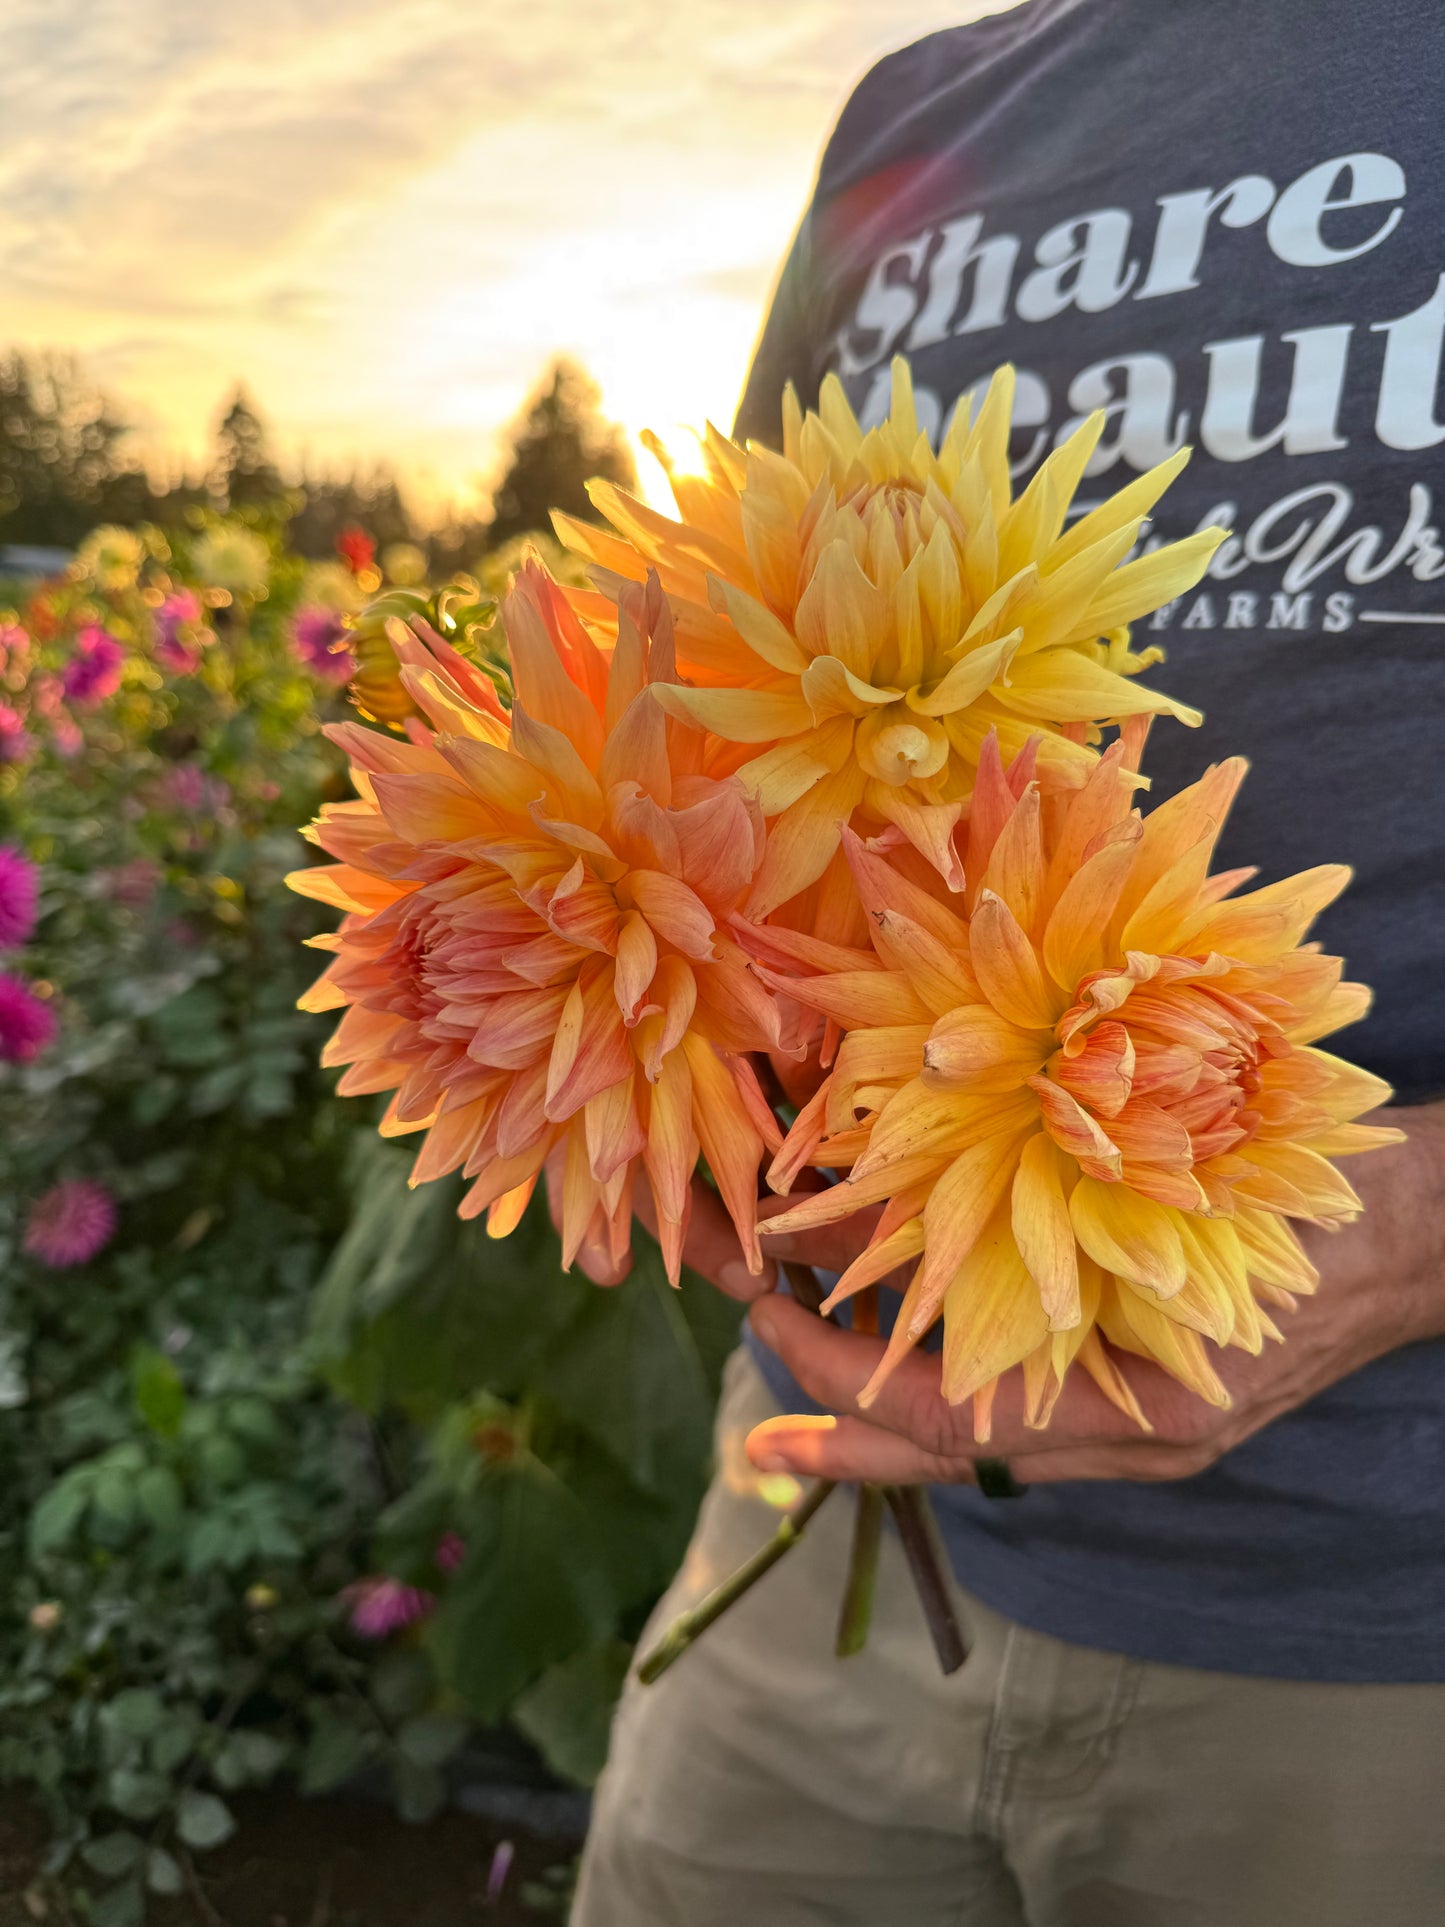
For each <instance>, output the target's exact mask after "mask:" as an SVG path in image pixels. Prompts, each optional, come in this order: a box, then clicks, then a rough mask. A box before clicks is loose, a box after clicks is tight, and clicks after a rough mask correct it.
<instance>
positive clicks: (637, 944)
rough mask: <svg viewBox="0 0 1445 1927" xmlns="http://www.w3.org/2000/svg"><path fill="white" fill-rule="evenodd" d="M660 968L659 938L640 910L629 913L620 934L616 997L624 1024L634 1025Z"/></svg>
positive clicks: (619, 929) (622, 922)
mask: <svg viewBox="0 0 1445 1927" xmlns="http://www.w3.org/2000/svg"><path fill="white" fill-rule="evenodd" d="M656 969H657V939H656V938H655V937H654V936H653V934H652V926H651V924H649V923H648V921H647V919H646V917H644V916H643V915H642V913H641V911H639V910H629V911H628V912H627V914H626V915H625V916H624V917H623V919H622V921H621V923H620V925H619V926H618V932H617V974H616V976H615V978H614V980H613V994H614V995H615V996H616V998H617V1008H618V1009H619V1010H620V1011H621V1012H622V1020H623V1022H624V1023H625V1024H635V1023H636V1022H637V1018H638V1014H639V1012H638V1006H639V1005H640V1004H641V1002H642V999H643V998H644V997H645V996H646V994H647V992H648V989H649V988H650V986H651V984H652V979H653V974H654V972H655V971H656Z"/></svg>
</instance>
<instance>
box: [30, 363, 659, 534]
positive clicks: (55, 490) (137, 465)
mask: <svg viewBox="0 0 1445 1927" xmlns="http://www.w3.org/2000/svg"><path fill="white" fill-rule="evenodd" d="M130 440H131V437H130V424H129V423H128V422H127V421H126V420H125V418H124V416H123V415H122V414H121V413H120V412H119V411H118V410H117V408H116V407H115V405H114V403H113V402H112V401H111V400H110V398H109V397H108V396H106V395H105V394H104V393H103V392H102V391H101V390H100V389H99V388H97V387H96V386H95V385H94V384H93V383H92V382H91V381H90V380H89V379H88V378H87V377H86V374H85V372H84V369H83V368H82V366H81V365H80V364H79V363H78V362H76V361H75V360H74V359H72V358H71V357H68V356H64V355H59V354H49V353H43V352H42V353H38V354H37V353H28V352H26V351H23V350H20V349H10V350H8V351H6V352H3V353H0V546H3V545H7V544H26V545H36V546H46V547H56V548H73V547H74V546H75V545H76V544H77V543H78V542H79V541H80V539H81V538H82V537H83V536H84V535H85V533H86V531H87V530H88V529H91V528H93V527H94V526H95V525H96V524H97V523H98V522H118V523H122V524H131V525H133V524H135V523H138V522H155V523H158V524H159V525H160V526H161V527H162V528H165V527H179V526H183V525H184V524H185V523H186V522H187V521H188V520H190V519H192V518H193V516H194V513H195V511H196V510H198V509H209V510H213V511H216V510H218V511H221V512H231V511H235V510H241V511H244V510H264V511H266V512H268V513H271V514H274V515H278V516H280V517H281V519H283V520H284V522H285V527H286V540H287V542H288V544H289V546H290V547H291V548H292V549H294V550H295V551H296V552H297V553H298V554H300V555H304V556H317V557H319V556H325V555H330V554H332V553H334V548H335V541H336V537H337V535H338V533H339V532H340V531H341V530H342V529H343V528H346V527H348V526H351V525H353V524H358V523H359V524H360V525H361V526H362V527H364V528H365V529H366V530H367V531H368V532H369V533H370V534H371V536H372V537H373V538H374V539H375V541H376V542H377V543H378V545H381V546H384V545H385V544H386V543H388V542H396V541H410V542H417V543H419V544H420V545H421V546H422V547H424V548H425V549H426V550H427V551H428V554H429V558H430V561H431V564H432V567H433V568H434V569H436V570H441V571H448V570H453V569H457V568H462V567H469V566H470V565H471V563H472V562H473V561H474V560H475V558H476V557H477V556H478V555H481V554H485V553H486V552H487V551H488V550H490V549H495V548H497V547H499V546H500V545H501V544H503V543H505V542H507V541H510V540H511V539H512V538H513V537H515V536H518V535H523V534H527V533H529V532H530V531H533V530H539V529H541V530H545V529H547V528H548V527H549V526H550V524H549V522H548V511H549V509H552V508H561V509H566V510H568V511H570V512H571V513H572V514H576V515H583V516H590V515H591V509H590V506H589V504H588V501H587V494H586V486H585V485H586V482H587V479H588V478H589V477H590V476H593V475H605V476H607V477H608V478H609V479H610V480H613V481H616V482H620V483H622V484H624V485H630V484H631V483H632V482H633V480H634V475H633V466H632V460H631V457H630V455H629V453H628V450H627V445H626V442H625V440H624V438H623V434H622V431H621V429H620V428H619V427H618V426H617V425H616V424H615V423H613V422H611V421H609V420H608V419H607V418H606V417H605V415H604V414H603V413H602V410H601V406H600V397H599V394H598V391H597V387H596V384H595V383H594V382H593V381H592V380H591V378H590V377H589V376H588V375H587V373H586V372H585V370H583V369H582V368H580V367H578V366H577V365H576V364H575V363H574V362H571V361H568V360H567V359H565V358H564V357H559V358H557V359H556V360H555V361H553V362H552V364H551V365H550V367H549V368H548V369H547V371H546V373H545V375H544V376H543V378H542V380H541V381H540V382H539V384H538V386H537V388H536V389H535V391H534V392H533V394H532V395H531V397H530V398H529V399H528V401H527V403H526V404H525V406H524V407H523V408H522V410H521V411H520V413H519V414H518V415H517V416H516V418H515V419H514V420H513V422H512V423H511V424H510V426H509V427H508V429H507V430H506V432H505V434H504V436H503V449H504V455H503V459H502V461H501V463H500V464H499V470H498V475H497V479H496V482H495V484H494V486H493V487H492V489H491V507H490V511H489V512H478V511H466V510H462V509H460V508H457V509H455V510H453V511H451V512H449V513H447V514H445V515H443V516H441V517H439V518H433V519H432V520H430V521H427V520H423V519H422V518H420V517H419V516H418V514H417V512H416V511H415V509H414V506H413V505H412V503H411V502H409V501H408V499H407V497H406V495H405V493H404V491H403V488H402V486H401V484H400V482H399V481H398V480H397V477H396V476H395V474H394V473H393V472H392V470H391V469H390V468H389V467H388V466H387V465H386V464H385V463H377V464H374V465H372V466H370V467H360V466H359V467H355V468H353V469H352V470H351V471H350V472H349V473H326V474H310V473H307V472H305V471H302V472H300V473H296V474H291V475H288V474H286V473H285V472H284V471H283V468H282V465H281V464H280V463H279V461H278V460H277V458H276V457H275V455H274V454H273V452H272V448H271V444H270V439H269V435H268V431H267V428H266V424H265V423H264V422H263V420H262V419H261V417H260V415H259V414H258V413H257V411H256V409H255V408H254V407H253V406H252V404H251V402H250V400H249V399H248V397H247V395H246V393H245V391H244V389H242V388H239V387H238V388H237V390H236V392H235V394H234V396H233V397H232V399H231V402H230V404H229V407H228V408H227V410H226V413H225V414H224V416H223V417H222V419H221V421H220V423H219V425H218V427H217V429H216V433H215V438H214V447H213V451H212V455H211V458H210V460H209V462H208V463H206V464H205V465H204V466H203V467H202V469H201V470H200V471H199V472H197V473H187V472H185V471H184V470H182V469H180V468H179V467H177V468H174V469H173V470H172V472H171V473H170V474H158V473H157V472H155V471H154V470H152V469H149V468H147V467H146V466H145V465H143V464H142V463H141V462H139V461H138V460H137V459H136V457H135V455H134V453H133V452H132V450H131V447H130Z"/></svg>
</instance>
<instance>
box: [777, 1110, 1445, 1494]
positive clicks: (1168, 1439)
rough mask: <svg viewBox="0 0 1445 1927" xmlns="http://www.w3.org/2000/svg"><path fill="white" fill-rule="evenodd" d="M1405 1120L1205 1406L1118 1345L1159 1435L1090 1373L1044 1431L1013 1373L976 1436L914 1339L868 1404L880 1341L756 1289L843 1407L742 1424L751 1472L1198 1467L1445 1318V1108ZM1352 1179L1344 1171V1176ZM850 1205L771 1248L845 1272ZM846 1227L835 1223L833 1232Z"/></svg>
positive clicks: (854, 1243) (854, 1248) (1180, 1473)
mask: <svg viewBox="0 0 1445 1927" xmlns="http://www.w3.org/2000/svg"><path fill="white" fill-rule="evenodd" d="M1402 1118H1403V1122H1404V1123H1405V1124H1406V1126H1407V1127H1408V1130H1409V1137H1408V1139H1407V1140H1406V1142H1405V1143H1403V1144H1397V1145H1392V1146H1390V1147H1388V1148H1386V1149H1383V1150H1379V1151H1375V1152H1372V1153H1371V1154H1370V1156H1369V1157H1368V1158H1367V1159H1365V1160H1363V1161H1362V1167H1361V1170H1360V1174H1359V1175H1358V1177H1356V1178H1355V1182H1356V1185H1357V1188H1358V1190H1359V1192H1360V1195H1361V1197H1362V1199H1363V1200H1364V1203H1365V1207H1366V1209H1365V1214H1364V1216H1363V1217H1362V1218H1361V1219H1360V1220H1359V1221H1358V1222H1357V1223H1355V1224H1353V1225H1351V1226H1348V1227H1347V1228H1346V1229H1345V1230H1343V1231H1341V1232H1338V1233H1334V1234H1327V1233H1323V1232H1320V1231H1317V1230H1315V1229H1314V1228H1313V1227H1310V1226H1303V1227H1301V1232H1302V1237H1303V1242H1304V1243H1305V1246H1306V1249H1307V1251H1308V1254H1309V1256H1310V1258H1311V1259H1312V1261H1313V1262H1314V1263H1315V1265H1316V1266H1317V1267H1318V1269H1319V1272H1320V1287H1319V1291H1318V1293H1317V1294H1316V1295H1315V1296H1314V1297H1312V1298H1308V1299H1305V1300H1303V1301H1302V1302H1301V1303H1300V1306H1299V1308H1298V1310H1297V1311H1296V1312H1295V1313H1293V1314H1282V1316H1285V1317H1286V1318H1287V1323H1286V1327H1285V1329H1286V1339H1287V1342H1286V1343H1285V1344H1283V1345H1278V1344H1267V1345H1266V1347H1265V1349H1264V1351H1263V1352H1262V1353H1261V1354H1260V1355H1259V1356H1257V1357H1251V1356H1249V1355H1248V1354H1247V1353H1243V1352H1239V1351H1235V1350H1224V1351H1221V1352H1216V1353H1214V1354H1213V1359H1214V1363H1215V1364H1216V1367H1217V1369H1218V1371H1219V1374H1220V1377H1221V1378H1222V1379H1223V1380H1224V1383H1225V1385H1226V1387H1227V1388H1228V1390H1229V1393H1230V1396H1231V1403H1230V1404H1229V1406H1228V1407H1227V1408H1225V1409H1222V1410H1221V1409H1216V1408H1215V1407H1213V1406H1210V1405H1206V1404H1205V1403H1204V1402H1203V1401H1202V1400H1201V1399H1199V1398H1198V1397H1196V1396H1195V1395H1194V1394H1193V1393H1191V1392H1189V1391H1187V1390H1186V1389H1185V1387H1184V1386H1182V1385H1180V1384H1179V1383H1178V1382H1177V1381H1176V1380H1175V1379H1173V1378H1171V1377H1170V1376H1169V1375H1168V1374H1167V1373H1166V1372H1164V1371H1162V1370H1161V1369H1160V1368H1159V1367H1158V1366H1157V1365H1154V1364H1152V1363H1150V1362H1148V1361H1147V1360H1144V1359H1141V1358H1134V1357H1130V1358H1128V1359H1127V1360H1126V1361H1125V1363H1124V1370H1125V1372H1126V1374H1127V1376H1128V1378H1129V1381H1130V1383H1131V1385H1132V1386H1133V1387H1134V1389H1135V1391H1136V1393H1137V1394H1138V1397H1139V1402H1140V1404H1141V1405H1142V1406H1143V1408H1144V1411H1145V1412H1146V1414H1147V1415H1148V1417H1149V1420H1150V1422H1151V1424H1152V1427H1153V1430H1152V1431H1151V1432H1148V1433H1142V1432H1140V1431H1139V1430H1138V1429H1137V1428H1136V1427H1135V1426H1133V1425H1132V1424H1131V1423H1130V1422H1129V1420H1127V1419H1126V1418H1125V1417H1124V1416H1123V1414H1122V1413H1120V1412H1119V1411H1117V1410H1116V1408H1115V1407H1114V1406H1113V1405H1111V1404H1110V1403H1109V1401H1108V1400H1107V1399H1106V1398H1105V1397H1104V1395H1103V1394H1102V1392H1100V1391H1099V1389H1098V1388H1097V1386H1096V1385H1095V1384H1094V1382H1093V1380H1092V1379H1090V1378H1088V1377H1087V1376H1086V1375H1085V1374H1084V1373H1082V1372H1080V1371H1074V1372H1072V1373H1071V1374H1070V1375H1069V1379H1068V1382H1067V1384H1066V1386H1065V1388H1064V1391H1063V1393H1062V1395H1061V1396H1060V1398H1059V1400H1058V1403H1057V1405H1056V1406H1055V1408H1054V1413H1053V1417H1052V1420H1051V1422H1050V1424H1049V1427H1048V1430H1047V1431H1038V1430H1035V1429H1032V1428H1030V1427H1028V1426H1026V1425H1025V1424H1024V1421H1023V1387H1022V1375H1021V1373H1020V1372H1018V1371H1017V1370H1015V1371H1012V1372H1009V1373H1007V1374H1006V1375H1005V1377H1004V1378H1003V1379H1002V1380H1001V1382H1000V1385H999V1390H998V1395H997V1397H996V1399H995V1402H994V1407H993V1431H992V1437H991V1438H990V1440H989V1441H988V1443H987V1444H986V1445H979V1444H977V1443H976V1442H975V1440H974V1437H973V1419H972V1411H971V1408H970V1407H969V1406H968V1405H963V1406H959V1407H955V1406H951V1405H949V1404H948V1403H947V1402H946V1401H945V1399H944V1398H943V1396H942V1393H941V1391H940V1388H939V1376H940V1368H939V1361H938V1358H937V1356H936V1355H934V1354H929V1353H923V1352H916V1351H915V1352H913V1353H910V1354H909V1356H908V1357H907V1358H905V1359H904V1360H903V1362H902V1364H901V1365H900V1366H899V1367H898V1369H897V1370H896V1371H895V1373H894V1374H893V1376H892V1378H890V1379H889V1380H888V1382H887V1383H886V1385H885V1386H884V1388H883V1390H882V1391H881V1392H880V1394H879V1396H878V1398H877V1400H876V1401H875V1403H874V1404H873V1405H871V1406H870V1407H869V1409H868V1413H867V1416H866V1417H863V1416H861V1415H860V1409H859V1406H858V1403H857V1395H858V1393H859V1391H860V1390H861V1389H862V1387H863V1386H864V1385H865V1384H866V1383H867V1381H868V1379H869V1378H870V1377H871V1376H872V1374H873V1372H874V1370H875V1369H876V1367H877V1364H878V1361H879V1359H880V1358H881V1356H882V1353H883V1349H884V1347H883V1341H882V1340H880V1339H877V1338H871V1337H864V1336H860V1335H858V1334H855V1333H852V1332H846V1331H842V1330H840V1329H838V1328H837V1327H836V1326H833V1325H830V1324H828V1323H827V1322H826V1321H825V1320H823V1319H820V1318H817V1317H815V1316H813V1315H812V1314H811V1313H809V1312H806V1311H804V1310H803V1309H802V1308H801V1307H800V1306H798V1305H795V1304H792V1303H791V1302H789V1301H788V1300H786V1299H783V1298H768V1299H761V1300H759V1302H758V1303H757V1304H756V1305H754V1307H753V1310H752V1312H751V1314H750V1316H751V1321H752V1324H753V1328H754V1330H755V1331H756V1332H757V1334H758V1336H759V1337H760V1338H761V1339H762V1340H763V1342H764V1344H766V1345H768V1346H769V1347H770V1348H771V1349H772V1350H774V1351H776V1352H777V1353H778V1355H779V1356H780V1357H781V1359H782V1360H783V1362H784V1364H786V1365H787V1366H788V1368H789V1370H790V1371H791V1372H792V1373H793V1376H794V1377H795V1378H796V1379H797V1380H798V1383H799V1384H800V1385H801V1386H802V1387H803V1389H804V1390H805V1391H806V1392H807V1393H808V1394H809V1396H810V1397H811V1398H813V1399H814V1400H816V1401H817V1403H818V1404H820V1405H826V1406H830V1407H831V1408H833V1410H834V1411H835V1412H836V1413H837V1414H838V1416H837V1417H836V1418H810V1417H798V1416H790V1417H782V1418H776V1419H770V1420H768V1421H767V1422H766V1423H765V1424H763V1425H760V1426H758V1427H757V1428H756V1429H755V1430H754V1431H753V1432H752V1433H751V1434H750V1436H749V1439H748V1453H749V1456H750V1457H751V1459H752V1461H753V1463H754V1464H755V1465H756V1466H757V1467H758V1468H759V1470H761V1471H766V1472H774V1471H786V1472H792V1473H796V1474H798V1475H801V1476H804V1477H807V1476H816V1477H820V1478H829V1479H847V1480H868V1481H872V1482H875V1483H878V1484H909V1483H914V1482H920V1481H929V1482H944V1481H960V1480H962V1481H971V1480H972V1479H973V1478H974V1476H975V1473H974V1468H975V1465H976V1463H977V1461H978V1460H979V1459H981V1458H982V1459H995V1458H1000V1457H1002V1458H1006V1459H1007V1460H1008V1462H1009V1466H1010V1470H1011V1471H1012V1473H1013V1475H1014V1477H1015V1478H1016V1479H1017V1480H1018V1481H1019V1482H1020V1483H1021V1484H1024V1485H1029V1484H1036V1483H1040V1482H1043V1481H1047V1480H1059V1479H1145V1480H1156V1479H1178V1478H1187V1477H1188V1476H1190V1475H1191V1474H1192V1473H1195V1472H1201V1471H1203V1470H1205V1469H1206V1467H1208V1466H1210V1465H1212V1464H1214V1462H1215V1461H1216V1460H1217V1459H1219V1458H1221V1457H1222V1456H1223V1455H1224V1454H1225V1453H1226V1452H1228V1451H1230V1450H1232V1448H1233V1447H1234V1446H1236V1445H1238V1444H1240V1443H1241V1441H1243V1440H1244V1439H1246V1438H1248V1437H1249V1436H1250V1434H1251V1433H1253V1432H1257V1431H1258V1430H1259V1429H1260V1428H1261V1427H1262V1426H1265V1425H1267V1424H1269V1423H1270V1421H1271V1420H1272V1419H1275V1418H1278V1417H1280V1416H1281V1415H1282V1414H1283V1413H1285V1412H1288V1411H1291V1410H1293V1409H1294V1408H1295V1407H1296V1406H1298V1405H1302V1404H1303V1403H1304V1402H1305V1401H1306V1400H1307V1399H1309V1398H1312V1397H1313V1396H1314V1395H1315V1393H1317V1392H1319V1391H1322V1390H1323V1389H1324V1387H1325V1386H1327V1385H1330V1384H1333V1383H1334V1382H1335V1381H1336V1380H1337V1379H1340V1378H1343V1377H1345V1376H1346V1375H1347V1374H1348V1373H1350V1372H1353V1371H1355V1370H1357V1369H1358V1368H1359V1367H1360V1366H1362V1365H1364V1364H1367V1363H1368V1362H1369V1361H1370V1359H1372V1358H1376V1357H1378V1356H1379V1355H1380V1354H1381V1353H1383V1352H1386V1351H1390V1350H1393V1349H1394V1348H1395V1347H1396V1346H1398V1345H1403V1344H1407V1343H1410V1342H1411V1341H1412V1340H1415V1339H1419V1338H1426V1337H1432V1336H1435V1335H1438V1334H1439V1333H1441V1332H1442V1331H1445V1204H1442V1196H1441V1179H1442V1176H1445V1104H1432V1105H1426V1106H1421V1107H1419V1108H1417V1109H1413V1110H1410V1111H1408V1112H1405V1113H1403V1114H1402V1113H1399V1112H1392V1113H1390V1114H1389V1115H1388V1119H1386V1118H1385V1117H1384V1114H1382V1116H1381V1119H1379V1120H1376V1121H1390V1122H1394V1121H1397V1120H1400V1119H1402ZM1352 1176H1354V1174H1353V1173H1352ZM861 1216H862V1214H859V1217H858V1218H854V1219H851V1220H848V1221H847V1222H846V1223H845V1224H843V1225H837V1226H829V1227H827V1228H826V1229H825V1230H824V1231H822V1232H816V1233H811V1234H809V1233H803V1234H790V1235H787V1236H784V1237H779V1238H774V1239H771V1240H769V1241H768V1249H769V1251H770V1252H771V1253H772V1254H773V1255H774V1256H776V1257H782V1258H791V1259H797V1260H799V1261H801V1262H804V1263H808V1264H814V1265H818V1266H822V1267H826V1268H828V1269H830V1270H840V1269H842V1267H843V1266H844V1265H845V1264H846V1263H847V1262H848V1261H849V1259H850V1258H852V1257H854V1256H856V1255H857V1252H858V1250H859V1249H860V1248H861V1246H862V1244H863V1242H864V1241H865V1239H866V1235H867V1234H866V1231H865V1232H863V1233H862V1234H861V1235H860V1234H859V1232H858V1231H857V1229H856V1227H857V1225H858V1223H859V1219H860V1218H861ZM840 1234H841V1236H840Z"/></svg>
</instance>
